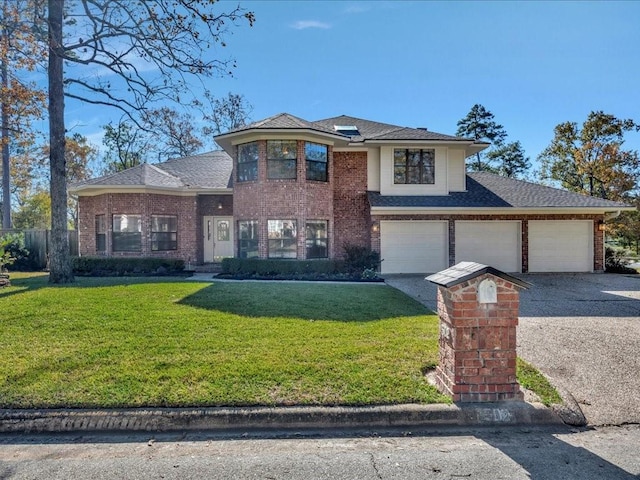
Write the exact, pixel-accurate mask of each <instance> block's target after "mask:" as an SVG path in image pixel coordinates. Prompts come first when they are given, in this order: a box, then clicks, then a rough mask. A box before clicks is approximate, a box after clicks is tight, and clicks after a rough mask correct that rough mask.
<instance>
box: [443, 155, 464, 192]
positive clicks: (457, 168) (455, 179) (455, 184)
mask: <svg viewBox="0 0 640 480" xmlns="http://www.w3.org/2000/svg"><path fill="white" fill-rule="evenodd" d="M464 155H465V151H464V150H463V149H458V148H455V149H454V148H450V149H449V155H448V157H449V167H448V171H447V173H448V175H449V179H448V180H449V191H450V192H464V191H465V190H466V189H467V182H466V172H465V164H464V160H465V156H464Z"/></svg>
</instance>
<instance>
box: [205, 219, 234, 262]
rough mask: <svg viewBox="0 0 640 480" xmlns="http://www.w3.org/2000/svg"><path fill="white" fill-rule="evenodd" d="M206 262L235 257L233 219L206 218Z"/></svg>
mask: <svg viewBox="0 0 640 480" xmlns="http://www.w3.org/2000/svg"><path fill="white" fill-rule="evenodd" d="M203 221H204V225H203V236H204V239H203V240H204V241H203V245H204V262H205V263H211V262H219V261H220V260H222V259H223V258H224V257H233V217H210V216H207V217H204V219H203Z"/></svg>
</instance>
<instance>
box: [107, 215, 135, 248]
mask: <svg viewBox="0 0 640 480" xmlns="http://www.w3.org/2000/svg"><path fill="white" fill-rule="evenodd" d="M111 244H112V248H113V251H114V252H139V251H141V250H142V217H141V216H140V215H114V216H113V233H112V236H111Z"/></svg>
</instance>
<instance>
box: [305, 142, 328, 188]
mask: <svg viewBox="0 0 640 480" xmlns="http://www.w3.org/2000/svg"><path fill="white" fill-rule="evenodd" d="M327 150H328V149H327V146H326V145H320V144H318V143H308V142H307V143H305V146H304V156H305V159H306V161H307V180H317V181H319V182H326V181H327V176H328V170H329V169H328V168H327V167H328V165H329V162H328V161H327V160H328V154H327Z"/></svg>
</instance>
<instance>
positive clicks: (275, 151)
mask: <svg viewBox="0 0 640 480" xmlns="http://www.w3.org/2000/svg"><path fill="white" fill-rule="evenodd" d="M297 159H298V146H297V142H296V141H295V140H268V141H267V177H268V178H270V179H281V178H285V179H295V178H296V167H297Z"/></svg>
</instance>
